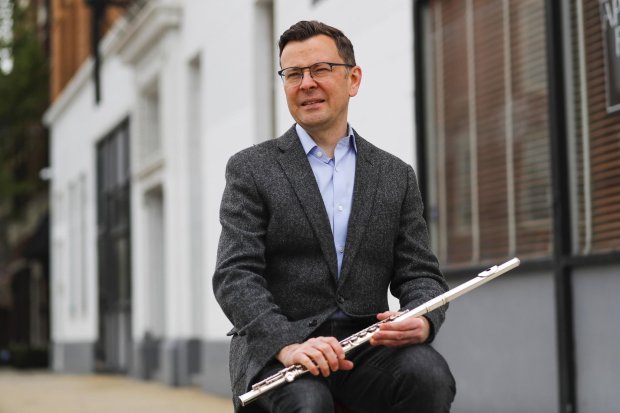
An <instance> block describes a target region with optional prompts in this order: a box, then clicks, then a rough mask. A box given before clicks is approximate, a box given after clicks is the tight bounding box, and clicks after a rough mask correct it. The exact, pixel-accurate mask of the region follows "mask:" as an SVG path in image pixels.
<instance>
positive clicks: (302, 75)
mask: <svg viewBox="0 0 620 413" xmlns="http://www.w3.org/2000/svg"><path fill="white" fill-rule="evenodd" d="M320 64H325V65H329V70H330V72H332V73H333V71H334V66H343V67H346V68H349V69H351V68H353V67H355V65H352V64H349V63H332V62H316V63H313V64H311V65H310V66H304V67H297V66H289V67H285V68H284V69H280V70H278V72H277V73H278V75H279V76H280V79H282V83H283V84H284V85H286V80H285V79H284V71H285V70H288V69H299V70H301V78H300V79H299V83H298V84H297V85H294V86H299V85H300V84H301V82H303V80H304V76H305V74H304V73H305V72H306V69H308V73H310V77H311V78H312V80H314V81H316V79H315V78H314V76H312V69H311V68H312V66H316V65H320ZM291 86H293V85H291Z"/></svg>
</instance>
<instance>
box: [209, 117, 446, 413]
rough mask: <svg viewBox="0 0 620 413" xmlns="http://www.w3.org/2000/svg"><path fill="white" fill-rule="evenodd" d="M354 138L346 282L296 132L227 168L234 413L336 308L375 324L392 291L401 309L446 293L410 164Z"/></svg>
mask: <svg viewBox="0 0 620 413" xmlns="http://www.w3.org/2000/svg"><path fill="white" fill-rule="evenodd" d="M355 139H356V144H357V150H358V152H357V161H356V167H355V186H354V190H353V204H352V209H351V216H350V219H349V227H348V233H347V242H346V246H345V252H344V257H343V263H342V269H341V274H340V277H339V278H337V259H336V250H335V247H334V240H333V236H332V231H331V227H330V224H329V221H328V218H327V212H326V211H325V207H324V205H323V201H322V198H321V194H320V192H319V188H318V185H317V183H316V180H315V178H314V174H313V172H312V169H311V167H310V164H309V162H308V160H307V158H306V154H305V153H304V150H303V147H302V145H301V142H300V141H299V138H298V136H297V133H296V132H295V128H294V127H292V128H291V129H289V130H288V131H287V132H286V133H285V134H284V135H283V136H281V137H280V138H278V139H274V140H270V141H267V142H264V143H261V144H259V145H255V146H253V147H251V148H248V149H246V150H243V151H241V152H239V153H237V154H236V155H234V156H233V157H231V159H230V160H229V162H228V165H227V167H226V188H225V190H224V195H223V198H222V204H221V209H220V221H221V225H222V233H221V236H220V242H219V247H218V256H217V264H216V269H215V273H214V275H213V288H214V292H215V297H216V299H217V300H218V303H219V304H220V306H221V307H222V309H223V310H224V313H225V314H226V316H227V317H228V319H229V320H230V321H231V322H232V324H233V326H234V328H233V329H232V330H231V331H230V332H229V335H231V336H232V340H231V345H230V374H231V382H232V390H233V395H234V396H235V397H234V401H235V407H236V409H237V410H239V403H238V399H237V397H236V396H239V395H240V394H242V393H244V392H246V391H247V390H248V389H249V387H250V385H251V383H252V380H253V379H254V377H255V376H256V374H257V373H258V372H259V371H260V370H261V369H262V368H263V367H264V366H265V365H266V364H267V362H268V361H270V360H271V359H272V358H273V357H274V356H275V354H276V353H277V352H278V351H279V350H280V349H281V348H282V347H284V346H286V345H288V344H291V343H296V342H302V341H304V340H305V339H306V338H307V337H308V336H310V335H311V333H312V332H313V330H315V329H316V327H318V326H319V325H320V324H321V323H323V322H324V321H325V320H326V319H327V318H329V316H330V315H331V314H332V313H333V312H334V311H336V310H337V309H340V310H342V311H343V312H345V313H346V314H348V315H350V316H351V317H356V318H365V319H368V324H371V323H372V322H375V321H376V318H375V316H376V314H377V313H379V312H382V311H386V310H387V309H388V301H387V290H388V288H390V290H391V292H392V294H393V295H394V296H395V297H397V298H398V299H399V301H400V305H401V307H402V308H413V307H415V306H417V305H419V304H421V303H423V302H425V301H427V300H429V299H431V298H433V297H435V296H437V295H439V294H441V293H443V292H444V291H446V289H447V285H446V283H445V280H444V278H443V276H442V275H441V273H440V271H439V268H438V263H437V259H436V257H435V255H434V254H433V252H432V251H431V249H430V246H429V241H428V233H427V228H426V223H425V221H424V218H423V216H422V210H423V206H422V201H421V197H420V193H419V189H418V185H417V182H416V178H415V174H414V172H413V169H412V168H411V166H409V165H407V164H406V163H405V162H403V161H401V160H400V159H398V158H396V157H395V156H393V155H390V154H388V153H387V152H385V151H382V150H380V149H378V148H376V147H375V146H373V145H372V144H370V143H369V142H367V141H366V140H364V139H362V138H361V137H360V136H359V135H358V134H357V132H355ZM444 314H445V308H441V309H438V310H435V311H434V312H432V313H431V314H429V315H428V319H429V321H430V324H431V340H432V339H433V337H434V336H435V334H436V333H437V331H438V330H439V327H440V325H441V324H442V322H443V320H444ZM251 406H253V405H250V406H248V407H251ZM244 411H245V410H244Z"/></svg>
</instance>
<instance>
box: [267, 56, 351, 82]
mask: <svg viewBox="0 0 620 413" xmlns="http://www.w3.org/2000/svg"><path fill="white" fill-rule="evenodd" d="M334 66H344V67H347V68H351V67H353V65H350V64H347V63H329V62H318V63H315V64H313V65H311V66H306V67H287V68H284V69H282V70H279V71H278V74H279V75H280V77H281V78H282V82H284V86H290V87H292V86H299V84H301V81H302V79H303V78H304V72H305V71H306V69H308V71H309V72H310V77H312V79H314V80H317V81H321V80H322V79H325V78H327V77H328V76H330V75H331V74H332V71H333V69H334Z"/></svg>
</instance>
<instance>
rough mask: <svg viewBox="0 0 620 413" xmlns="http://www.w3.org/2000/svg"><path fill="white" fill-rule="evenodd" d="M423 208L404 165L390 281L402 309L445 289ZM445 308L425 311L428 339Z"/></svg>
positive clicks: (441, 321) (411, 172)
mask: <svg viewBox="0 0 620 413" xmlns="http://www.w3.org/2000/svg"><path fill="white" fill-rule="evenodd" d="M423 211H424V207H423V204H422V197H421V196H420V190H419V188H418V184H417V180H416V177H415V173H414V172H413V168H412V167H411V165H407V188H406V193H405V197H404V200H403V203H402V207H401V213H400V224H399V229H398V234H397V238H396V244H395V248H394V278H393V279H392V282H391V284H390V289H391V291H392V294H393V295H394V296H395V297H397V298H398V299H399V301H400V305H401V307H402V308H403V309H405V308H408V309H412V308H415V307H417V306H418V305H420V304H423V303H425V302H426V301H428V300H430V299H432V298H435V297H436V296H438V295H440V294H443V293H444V292H445V291H447V290H448V285H447V283H446V281H445V279H444V278H443V275H442V274H441V271H440V269H439V264H438V262H437V258H436V256H435V254H434V253H433V251H432V250H431V247H430V242H429V238H428V229H427V226H426V221H425V219H424V216H423ZM446 309H447V305H445V306H442V307H440V308H438V309H436V310H434V311H432V312H431V313H429V314H427V315H426V318H427V319H428V320H429V322H430V325H431V331H430V336H429V339H428V341H429V342H430V341H432V340H433V339H434V338H435V334H436V333H437V332H438V331H439V328H440V327H441V324H442V323H443V321H444V319H445V312H446Z"/></svg>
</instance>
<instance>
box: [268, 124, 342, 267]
mask: <svg viewBox="0 0 620 413" xmlns="http://www.w3.org/2000/svg"><path fill="white" fill-rule="evenodd" d="M278 147H279V149H280V154H279V156H278V162H279V163H280V166H281V167H282V169H283V170H284V173H285V175H286V177H287V178H288V180H289V182H290V183H291V186H292V187H293V190H294V191H295V194H296V195H297V198H298V199H299V202H300V204H301V206H302V208H303V210H304V212H305V213H306V216H307V217H308V220H309V221H310V224H311V225H312V228H313V229H314V232H315V235H316V237H317V239H318V241H319V244H320V246H321V250H322V251H323V255H324V256H325V259H326V261H327V264H328V267H329V270H330V272H331V273H332V276H333V277H334V279H336V278H337V274H338V260H337V258H336V249H335V247H334V236H333V234H332V230H331V226H330V225H329V219H328V217H327V211H325V205H324V204H323V198H322V196H321V192H320V191H319V187H318V185H317V183H316V178H315V177H314V174H313V173H312V168H311V167H310V163H309V162H308V158H307V156H306V153H305V152H304V149H303V146H302V145H301V142H300V141H299V137H298V136H297V133H296V132H295V126H293V127H292V128H291V129H289V130H288V131H287V132H286V133H285V134H284V135H283V136H282V137H281V138H280V139H279V142H278Z"/></svg>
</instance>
